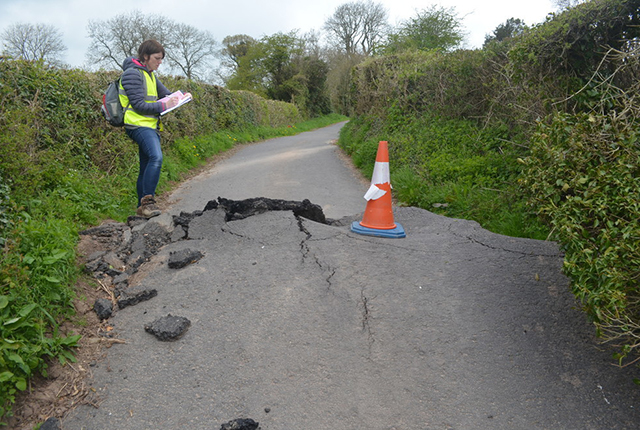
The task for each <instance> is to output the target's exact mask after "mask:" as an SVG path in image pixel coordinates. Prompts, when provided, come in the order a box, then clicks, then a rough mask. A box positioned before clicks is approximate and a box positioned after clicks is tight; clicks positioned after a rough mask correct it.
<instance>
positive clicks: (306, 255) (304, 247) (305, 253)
mask: <svg viewBox="0 0 640 430" xmlns="http://www.w3.org/2000/svg"><path fill="white" fill-rule="evenodd" d="M295 217H296V219H297V220H298V228H299V229H300V232H302V233H304V234H305V238H304V239H302V240H301V241H300V252H301V253H302V261H305V260H308V259H310V258H312V259H313V262H314V264H316V265H317V266H318V267H319V268H320V270H321V271H323V272H328V273H329V275H328V276H327V277H326V278H325V282H326V284H327V290H329V291H331V292H333V284H332V282H331V279H332V278H333V276H334V275H335V274H336V271H335V269H332V268H331V267H325V265H324V264H322V262H321V261H320V259H319V258H318V256H317V255H315V254H312V252H311V249H310V248H309V240H310V239H311V237H312V234H311V232H309V230H307V228H306V227H305V225H304V219H303V218H302V216H299V215H295Z"/></svg>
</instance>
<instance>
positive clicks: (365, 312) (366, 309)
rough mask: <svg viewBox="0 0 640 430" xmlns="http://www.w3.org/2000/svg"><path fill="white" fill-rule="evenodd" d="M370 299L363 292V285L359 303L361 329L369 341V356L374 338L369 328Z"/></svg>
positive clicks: (370, 317) (370, 316)
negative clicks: (360, 307) (360, 308)
mask: <svg viewBox="0 0 640 430" xmlns="http://www.w3.org/2000/svg"><path fill="white" fill-rule="evenodd" d="M369 301H370V299H369V298H368V297H367V296H366V295H365V294H364V287H362V289H361V290H360V303H361V305H362V331H363V332H365V333H366V334H367V337H368V341H369V356H371V350H372V349H373V344H374V343H375V341H376V339H375V336H374V333H373V330H372V328H371V323H370V320H371V319H372V315H371V313H372V312H371V309H370V306H369Z"/></svg>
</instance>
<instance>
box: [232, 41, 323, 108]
mask: <svg viewBox="0 0 640 430" xmlns="http://www.w3.org/2000/svg"><path fill="white" fill-rule="evenodd" d="M223 45H225V48H224V49H223V54H224V56H225V60H224V61H226V63H228V64H230V66H231V67H230V69H231V70H232V71H231V74H230V75H229V76H228V77H227V78H226V79H225V82H226V85H227V88H228V89H230V90H246V91H252V92H254V93H256V94H259V95H262V96H264V97H267V98H270V99H273V100H281V101H285V102H290V103H295V104H296V105H297V106H298V107H299V108H300V109H301V110H303V111H305V112H306V113H307V114H309V115H311V116H313V115H321V114H326V113H329V112H330V111H331V107H330V102H329V96H328V90H327V85H326V81H327V73H328V66H327V63H326V62H325V61H324V60H322V58H321V57H320V54H319V52H320V49H319V46H318V43H317V35H315V34H313V33H309V34H306V35H304V36H298V34H297V32H296V31H292V32H290V33H276V34H273V35H271V36H264V37H262V38H261V39H260V40H259V41H256V40H254V39H251V38H249V36H246V35H237V36H231V37H228V38H225V39H224V41H223Z"/></svg>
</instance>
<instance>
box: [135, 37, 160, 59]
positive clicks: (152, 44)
mask: <svg viewBox="0 0 640 430" xmlns="http://www.w3.org/2000/svg"><path fill="white" fill-rule="evenodd" d="M157 53H161V54H162V58H164V48H163V47H162V45H160V43H159V42H158V41H157V40H153V39H150V40H145V41H144V42H142V44H141V45H140V47H139V48H138V58H139V59H141V60H142V61H147V60H148V59H149V57H151V55H152V54H157Z"/></svg>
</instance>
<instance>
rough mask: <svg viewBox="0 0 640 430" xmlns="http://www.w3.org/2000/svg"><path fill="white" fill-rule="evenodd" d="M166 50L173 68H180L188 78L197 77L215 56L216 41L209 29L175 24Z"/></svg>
mask: <svg viewBox="0 0 640 430" xmlns="http://www.w3.org/2000/svg"><path fill="white" fill-rule="evenodd" d="M165 50H166V53H167V59H168V60H169V65H170V66H171V67H172V68H173V69H177V70H180V71H181V72H182V73H183V74H184V75H185V76H186V77H187V78H188V79H197V78H200V77H201V73H202V72H204V71H205V70H206V69H207V67H208V66H209V64H210V63H209V61H210V60H211V59H213V58H214V57H215V55H216V41H215V39H214V38H213V36H212V35H211V33H209V32H207V31H201V30H198V29H197V28H195V27H191V26H189V25H186V24H175V25H173V26H172V29H171V33H170V42H169V43H168V46H166V47H165Z"/></svg>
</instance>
